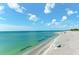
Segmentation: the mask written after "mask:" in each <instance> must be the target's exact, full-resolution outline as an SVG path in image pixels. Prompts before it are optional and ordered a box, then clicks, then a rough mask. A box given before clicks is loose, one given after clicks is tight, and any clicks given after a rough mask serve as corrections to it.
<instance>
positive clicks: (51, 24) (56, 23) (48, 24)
mask: <svg viewBox="0 0 79 59" xmlns="http://www.w3.org/2000/svg"><path fill="white" fill-rule="evenodd" d="M58 24H59V22H57V21H56V19H52V21H51V22H50V23H47V26H56V25H58Z"/></svg>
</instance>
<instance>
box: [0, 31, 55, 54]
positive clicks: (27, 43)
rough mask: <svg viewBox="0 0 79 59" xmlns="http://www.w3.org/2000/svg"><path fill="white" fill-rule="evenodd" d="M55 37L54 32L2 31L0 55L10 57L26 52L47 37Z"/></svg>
mask: <svg viewBox="0 0 79 59" xmlns="http://www.w3.org/2000/svg"><path fill="white" fill-rule="evenodd" d="M51 36H53V37H55V36H56V34H55V32H54V31H3V32H0V55H3V54H5V55H12V54H18V53H19V52H22V51H23V50H24V49H26V50H28V49H30V48H31V47H33V46H36V45H38V44H40V43H41V42H43V41H45V40H47V39H48V38H49V37H51Z"/></svg>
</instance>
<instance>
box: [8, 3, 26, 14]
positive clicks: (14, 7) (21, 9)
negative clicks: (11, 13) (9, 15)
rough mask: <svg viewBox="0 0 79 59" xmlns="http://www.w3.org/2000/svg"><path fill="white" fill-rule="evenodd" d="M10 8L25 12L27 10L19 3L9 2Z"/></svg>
mask: <svg viewBox="0 0 79 59" xmlns="http://www.w3.org/2000/svg"><path fill="white" fill-rule="evenodd" d="M8 6H9V8H11V9H14V10H15V11H16V12H19V13H23V11H24V10H26V9H25V8H24V7H21V6H20V5H19V4H17V3H8Z"/></svg>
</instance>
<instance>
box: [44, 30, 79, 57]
mask: <svg viewBox="0 0 79 59" xmlns="http://www.w3.org/2000/svg"><path fill="white" fill-rule="evenodd" d="M58 45H61V47H57V46H58ZM75 54H76V55H77V54H79V31H68V32H66V33H64V34H62V35H61V36H60V37H59V38H57V39H56V41H54V42H53V43H52V44H51V45H50V47H49V48H48V49H47V50H46V51H44V53H43V55H75Z"/></svg>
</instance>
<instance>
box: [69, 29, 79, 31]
mask: <svg viewBox="0 0 79 59" xmlns="http://www.w3.org/2000/svg"><path fill="white" fill-rule="evenodd" d="M70 31H79V29H70Z"/></svg>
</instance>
